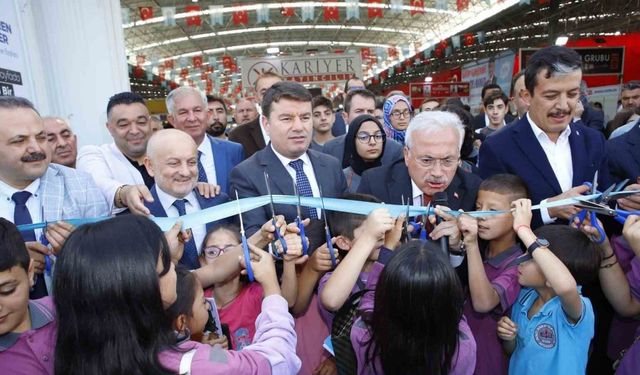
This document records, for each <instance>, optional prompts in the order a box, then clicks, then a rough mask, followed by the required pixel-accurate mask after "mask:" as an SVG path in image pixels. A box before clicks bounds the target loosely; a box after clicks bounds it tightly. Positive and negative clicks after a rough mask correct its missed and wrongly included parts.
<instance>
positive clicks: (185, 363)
mask: <svg viewBox="0 0 640 375" xmlns="http://www.w3.org/2000/svg"><path fill="white" fill-rule="evenodd" d="M195 355H196V349H195V348H193V349H191V350H189V351H188V352H186V353H184V354H182V358H181V359H180V370H179V371H178V374H180V375H191V362H193V356H195Z"/></svg>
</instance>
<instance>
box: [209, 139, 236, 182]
mask: <svg viewBox="0 0 640 375" xmlns="http://www.w3.org/2000/svg"><path fill="white" fill-rule="evenodd" d="M207 138H208V139H209V142H211V149H212V150H213V164H214V165H215V168H216V182H217V183H218V185H220V190H221V191H222V192H223V193H225V194H229V174H230V173H231V170H232V169H233V167H235V166H236V165H238V163H240V162H241V161H242V160H244V153H243V151H242V145H239V144H237V143H235V142H230V141H225V140H224V139H218V138H214V137H212V136H210V135H207Z"/></svg>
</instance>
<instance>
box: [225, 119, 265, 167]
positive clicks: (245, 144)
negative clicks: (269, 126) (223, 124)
mask: <svg viewBox="0 0 640 375" xmlns="http://www.w3.org/2000/svg"><path fill="white" fill-rule="evenodd" d="M229 140H230V141H232V142H236V143H240V144H241V145H242V148H243V149H244V156H245V157H247V158H248V157H250V156H251V155H253V154H255V153H256V152H257V151H259V150H262V149H263V148H264V147H265V143H264V138H263V137H262V131H261V130H260V116H258V117H256V119H255V120H253V121H251V122H248V123H246V124H244V125H240V126H238V127H236V128H235V129H233V130H232V131H231V132H230V133H229Z"/></svg>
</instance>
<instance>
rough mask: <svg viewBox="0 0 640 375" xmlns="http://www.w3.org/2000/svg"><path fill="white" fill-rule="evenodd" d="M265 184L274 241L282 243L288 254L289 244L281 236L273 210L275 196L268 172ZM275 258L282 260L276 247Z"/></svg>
mask: <svg viewBox="0 0 640 375" xmlns="http://www.w3.org/2000/svg"><path fill="white" fill-rule="evenodd" d="M264 183H265V185H267V193H269V206H270V207H271V223H272V224H273V227H274V228H275V231H274V232H273V235H274V237H275V239H274V240H273V243H275V242H276V241H280V245H281V246H282V253H283V254H286V253H287V242H286V241H285V240H284V238H283V237H282V236H281V235H280V231H279V230H278V226H277V225H276V210H275V209H274V208H273V195H272V194H271V188H270V187H269V174H268V173H267V171H264ZM273 256H274V257H275V258H276V259H280V257H279V256H278V255H276V250H275V246H274V251H273Z"/></svg>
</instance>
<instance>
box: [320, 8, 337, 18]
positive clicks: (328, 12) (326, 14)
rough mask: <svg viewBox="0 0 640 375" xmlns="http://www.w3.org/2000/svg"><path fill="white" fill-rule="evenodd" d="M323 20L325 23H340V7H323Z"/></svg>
mask: <svg viewBox="0 0 640 375" xmlns="http://www.w3.org/2000/svg"><path fill="white" fill-rule="evenodd" d="M322 18H323V19H324V20H325V21H331V20H334V21H340V13H339V12H338V7H335V6H326V7H323V11H322Z"/></svg>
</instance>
